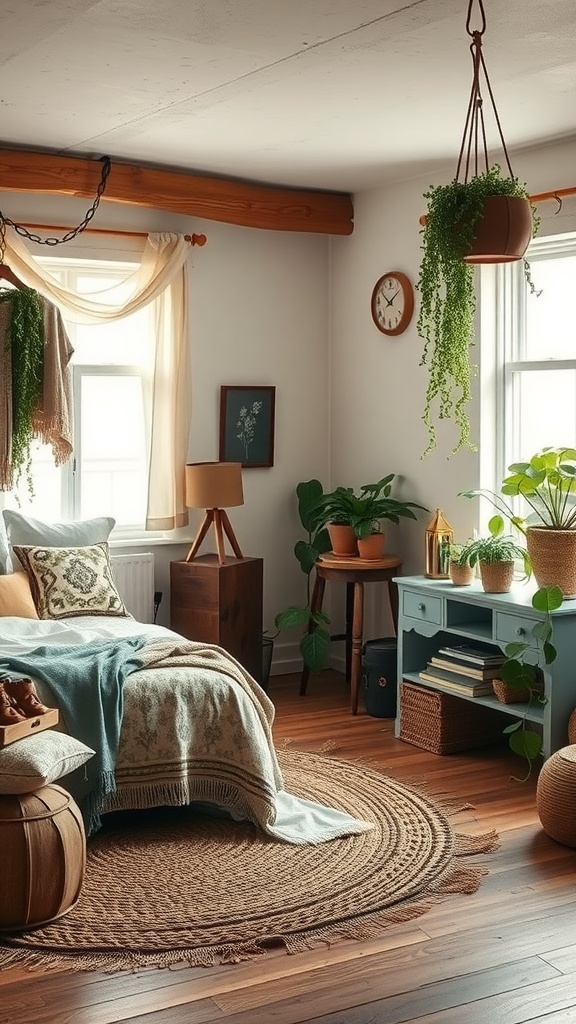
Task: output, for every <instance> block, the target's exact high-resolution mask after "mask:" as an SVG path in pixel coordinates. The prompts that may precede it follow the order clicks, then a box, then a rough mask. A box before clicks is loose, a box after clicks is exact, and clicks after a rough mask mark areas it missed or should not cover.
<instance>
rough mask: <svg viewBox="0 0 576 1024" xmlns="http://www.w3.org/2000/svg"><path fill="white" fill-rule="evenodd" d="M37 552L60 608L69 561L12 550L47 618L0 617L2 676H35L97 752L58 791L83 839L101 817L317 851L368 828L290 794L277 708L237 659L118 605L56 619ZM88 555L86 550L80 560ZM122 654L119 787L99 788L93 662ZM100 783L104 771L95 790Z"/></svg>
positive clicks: (101, 550) (43, 695) (46, 697)
mask: <svg viewBox="0 0 576 1024" xmlns="http://www.w3.org/2000/svg"><path fill="white" fill-rule="evenodd" d="M89 547H91V548H96V549H98V550H97V551H96V552H94V551H91V552H90V553H89V557H92V556H94V557H97V558H98V559H102V560H103V562H107V550H105V549H107V545H106V544H103V543H102V542H99V543H98V544H95V545H91V546H89ZM32 550H34V552H35V556H37V557H38V558H39V564H40V566H41V572H44V574H45V576H46V571H47V570H46V565H47V564H49V566H50V571H49V573H48V578H49V580H50V581H51V588H52V589H51V598H50V600H52V604H53V605H54V593H57V588H55V587H54V585H53V577H54V575H55V573H56V569H55V561H54V560H55V559H56V560H57V559H58V558H59V557H60V554H59V553H60V552H62V551H63V550H64V549H62V548H57V547H56V548H53V549H49V548H42V547H39V546H36V548H34V549H33V548H32V546H30V547H29V550H28V551H26V550H24V548H23V547H21V546H17V547H15V548H14V551H15V552H17V554H18V557H19V558H20V560H21V562H22V563H23V564H24V566H25V567H26V569H27V573H26V576H27V579H28V581H29V583H30V590H31V593H32V597H33V601H34V607H35V608H36V609H37V610H39V613H40V614H41V615H42V617H41V618H32V617H26V616H25V615H6V614H4V615H3V616H2V617H0V672H3V673H4V674H5V675H7V674H8V675H11V676H16V675H18V674H19V675H20V676H30V677H31V678H32V679H33V680H34V681H35V684H36V688H37V691H38V694H39V697H40V699H41V700H42V702H43V703H44V704H46V705H48V706H52V707H53V706H58V707H59V708H60V711H61V724H60V726H59V727H58V728H59V729H62V730H64V731H68V732H70V733H72V734H73V735H74V736H75V738H76V739H77V740H78V741H82V742H83V743H87V744H88V746H89V747H91V749H92V750H94V751H95V754H94V758H93V759H92V760H91V761H89V762H88V763H87V764H86V765H85V766H84V767H83V768H78V769H77V770H76V771H75V772H73V773H71V774H69V775H67V776H66V777H65V778H64V779H63V780H61V782H60V784H62V785H65V786H66V788H68V789H69V790H70V792H71V793H72V795H73V796H74V797H75V799H76V800H77V801H78V802H79V804H80V806H81V808H82V811H83V814H84V820H85V823H86V826H87V832H88V834H91V833H92V832H93V831H95V830H96V829H97V828H98V827H99V825H100V820H101V818H100V816H101V814H104V813H106V812H110V811H118V810H140V809H144V808H150V807H156V806H166V805H184V804H197V803H198V804H202V805H204V806H207V805H208V806H210V807H212V808H218V809H219V810H220V811H221V810H225V811H226V812H227V813H228V814H230V815H232V817H234V818H237V819H247V820H250V821H252V822H254V823H255V824H256V825H257V826H259V827H260V828H262V829H263V830H264V831H265V832H267V833H268V834H269V835H270V836H273V837H274V838H276V839H280V840H284V841H288V842H294V843H310V842H322V841H326V840H329V839H332V838H336V837H338V836H342V835H348V834H355V833H359V832H362V831H366V830H367V829H368V828H371V827H372V826H371V824H370V823H367V822H362V821H357V820H356V819H354V818H351V817H350V816H349V815H347V814H344V813H342V812H340V811H338V810H336V809H332V808H325V807H322V806H321V805H319V804H313V803H311V802H309V801H306V800H301V799H299V798H298V797H296V796H294V795H292V794H290V793H287V792H286V791H285V790H284V786H283V779H282V774H281V771H280V768H279V766H278V761H277V758H276V753H275V749H274V743H273V738H272V723H273V718H274V706H273V704H272V702H271V701H270V699H269V698H268V696H267V695H266V693H264V691H263V690H262V689H261V687H260V686H259V685H258V683H256V681H255V680H254V679H253V678H252V677H251V676H250V675H249V674H248V673H247V672H246V671H245V670H244V669H243V667H242V666H241V665H240V664H239V663H238V662H237V661H235V659H234V658H232V657H231V656H230V655H228V654H227V653H226V652H225V651H223V650H222V649H221V648H219V647H215V646H213V645H207V644H201V643H194V642H191V641H189V640H186V639H185V638H184V637H181V636H179V635H178V634H177V633H175V632H173V631H172V630H169V629H167V628H165V627H163V626H158V625H153V624H144V623H140V622H137V621H136V620H135V619H133V618H132V617H131V616H129V615H127V614H126V610H125V609H124V608H123V607H121V601H120V604H119V605H115V606H114V608H113V614H106V608H104V609H100V610H99V613H98V614H90V613H89V612H88V610H87V609H86V608H85V607H83V608H82V610H81V613H80V611H79V609H78V607H76V608H74V614H72V615H70V614H68V615H67V614H62V609H61V608H60V611H59V612H58V615H57V617H56V618H51V617H49V616H48V615H47V611H49V610H50V609H49V605H47V604H46V602H44V603H43V601H42V600H41V599H39V596H38V580H36V583H35V577H34V572H33V568H34V567H33V564H32V561H31V556H30V552H31V551H32ZM68 550H69V551H72V552H76V553H74V554H73V555H72V560H73V563H74V564H76V562H77V561H78V558H79V557H80V556H79V555H78V554H77V552H78V551H80V548H76V549H74V548H71V549H68ZM87 550H88V548H87V547H86V546H85V547H83V548H82V558H84V559H85V558H86V557H88V556H87V554H86V552H87ZM67 564H68V563H67ZM91 564H92V563H91ZM94 564H95V563H94ZM58 571H60V570H58ZM94 571H95V570H94ZM68 574H69V576H71V573H70V571H69V569H68ZM15 575H17V576H19V577H21V576H22V573H17V574H15ZM72 575H73V574H72ZM1 580H4V582H5V581H6V577H0V581H1ZM21 582H22V581H20V583H21ZM44 582H45V583H46V580H44ZM107 586H108V584H107ZM46 589H48V590H49V589H50V587H45V590H46ZM44 596H45V597H46V595H44ZM108 597H110V594H108ZM58 600H60V598H58ZM114 600H116V599H114ZM119 600H120V599H119ZM68 603H69V604H70V601H68ZM72 603H73V602H72ZM4 611H5V608H4ZM1 614H2V603H1V600H0V615H1ZM131 644H133V645H134V647H130V645H131ZM125 647H127V648H128V653H127V655H126V657H127V658H128V659H129V660H130V670H129V671H127V672H126V674H125V677H124V678H123V679H122V685H121V686H120V688H119V689H120V692H121V695H122V701H123V707H122V710H121V716H120V720H119V737H118V743H117V748H116V750H115V753H114V761H113V779H112V782H111V784H109V785H106V786H103V787H102V786H100V788H97V787H96V788H95V783H94V773H93V772H92V773H91V768H92V766H93V764H94V762H95V761H98V758H101V756H102V747H103V745H104V746H105V745H106V743H105V742H104V744H103V743H102V742H101V740H102V737H103V738H104V741H106V735H107V734H106V729H107V728H108V723H106V722H105V723H104V725H105V729H104V733H98V732H96V733H94V728H95V719H97V718H98V717H99V714H100V712H99V707H100V704H102V698H101V693H105V694H107V693H108V689H107V687H108V683H107V682H106V685H105V686H104V687H103V686H102V680H101V679H100V674H101V670H100V668H99V667H98V665H99V664H100V663H99V662H97V656H98V657H99V654H100V652H102V651H104V652H105V653H106V654H107V655H108V654H111V655H112V656H114V657H116V656H117V655H118V654H119V652H120V653H121V652H122V651H123V650H124V648H125ZM134 662H136V664H134ZM66 666H67V667H66ZM113 689H114V687H113ZM114 693H115V694H116V689H114ZM106 700H109V697H106ZM99 702H100V703H99ZM104 703H105V702H104ZM87 708H90V710H89V712H88V711H87ZM105 717H106V715H104V718H105ZM78 722H80V726H81V728H80V726H78ZM95 735H96V737H97V738H96V739H94V736H95ZM98 737H100V738H98ZM32 739H35V740H39V739H40V736H38V737H33V738H32ZM32 739H30V740H21V741H19V742H20V743H31V742H32ZM2 753H3V752H2V751H0V755H2ZM103 774H105V773H103V772H102V771H100V774H99V776H98V778H100V779H101V778H102V776H103Z"/></svg>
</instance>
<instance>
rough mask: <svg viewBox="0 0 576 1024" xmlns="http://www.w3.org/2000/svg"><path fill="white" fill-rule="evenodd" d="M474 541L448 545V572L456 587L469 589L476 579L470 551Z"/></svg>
mask: <svg viewBox="0 0 576 1024" xmlns="http://www.w3.org/2000/svg"><path fill="white" fill-rule="evenodd" d="M472 543H473V541H471V540H469V541H467V542H466V543H465V544H458V543H454V544H449V545H448V572H449V573H450V579H451V580H452V583H453V584H454V586H455V587H469V586H470V584H471V583H472V581H473V579H474V566H473V565H470V559H469V549H470V546H471V545H472Z"/></svg>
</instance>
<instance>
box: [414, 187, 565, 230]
mask: <svg viewBox="0 0 576 1024" xmlns="http://www.w3.org/2000/svg"><path fill="white" fill-rule="evenodd" d="M564 196H576V185H573V186H571V187H570V188H557V189H555V190H554V192H537V193H536V195H534V196H528V199H529V200H530V202H531V203H546V202H548V200H551V199H555V200H556V202H557V203H559V204H560V206H562V199H563V198H564ZM419 223H420V224H421V225H422V226H423V227H424V226H425V225H426V214H425V213H423V214H422V216H421V217H420V218H419Z"/></svg>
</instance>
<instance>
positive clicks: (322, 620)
mask: <svg viewBox="0 0 576 1024" xmlns="http://www.w3.org/2000/svg"><path fill="white" fill-rule="evenodd" d="M310 619H311V621H312V622H315V623H316V625H317V626H329V625H330V619H329V618H328V616H327V615H325V614H324V612H321V611H315V612H311V613H310Z"/></svg>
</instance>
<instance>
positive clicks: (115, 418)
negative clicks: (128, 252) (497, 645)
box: [6, 258, 154, 535]
mask: <svg viewBox="0 0 576 1024" xmlns="http://www.w3.org/2000/svg"><path fill="white" fill-rule="evenodd" d="M38 262H39V263H41V265H42V266H44V267H45V268H46V269H48V270H49V271H50V273H51V274H53V275H54V276H55V277H58V279H59V280H61V281H62V282H63V283H65V284H66V285H67V286H68V287H69V288H72V289H74V290H75V291H78V292H81V293H83V294H95V293H97V292H99V291H101V290H102V289H103V288H109V287H111V286H113V285H117V286H118V287H117V290H116V292H115V299H116V298H117V299H118V301H121V300H122V298H123V297H124V296H125V294H126V289H123V288H122V282H123V281H124V280H125V279H126V277H127V276H128V274H130V273H131V272H132V271H133V270H134V269H135V265H134V264H131V263H116V262H114V263H111V262H102V261H92V260H90V261H87V260H82V261H81V262H80V261H72V260H64V259H56V258H46V259H41V260H39V261H38ZM122 292H124V295H122ZM65 324H66V330H67V332H68V335H69V338H70V341H71V343H72V347H73V348H74V355H73V357H72V367H73V394H74V409H73V420H74V455H73V457H72V459H71V460H70V462H69V463H67V464H66V465H64V466H62V467H60V468H58V469H57V468H56V467H55V466H54V461H53V457H52V452H51V450H50V448H48V447H47V446H45V445H40V444H37V445H36V446H35V448H34V452H33V461H32V479H33V487H34V496H33V497H31V496H30V495H29V493H28V487H27V484H26V482H25V481H21V482H20V485H19V488H18V492H17V495H16V496H13V495H7V496H6V504H7V505H10V506H11V507H14V506H15V505H18V502H19V507H20V509H21V510H22V511H23V512H26V513H27V514H30V515H33V516H36V517H37V518H39V519H44V520H46V519H48V520H54V521H55V520H68V519H86V518H91V517H92V516H98V515H112V516H114V518H115V519H116V523H117V526H116V533H117V534H118V533H124V534H126V535H128V534H131V535H134V534H136V533H138V532H140V531H142V530H143V529H144V523H145V515H146V496H147V481H148V447H149V444H148V437H149V423H150V414H149V408H148V402H147V399H148V397H149V383H150V380H151V375H152V370H153V365H152V363H153V327H154V324H153V306H152V304H149V305H148V306H146V307H144V309H141V310H139V311H138V312H136V313H134V314H132V315H131V316H127V317H124V318H123V319H121V320H117V321H114V322H112V323H109V324H98V325H79V324H73V323H70V322H68V321H67V320H66V319H65Z"/></svg>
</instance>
